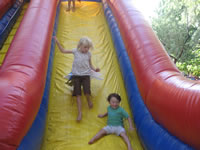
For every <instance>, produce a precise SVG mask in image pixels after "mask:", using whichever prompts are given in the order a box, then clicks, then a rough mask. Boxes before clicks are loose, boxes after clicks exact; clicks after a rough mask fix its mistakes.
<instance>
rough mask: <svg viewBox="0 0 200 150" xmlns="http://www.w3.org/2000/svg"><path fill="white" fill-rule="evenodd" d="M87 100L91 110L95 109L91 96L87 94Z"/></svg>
mask: <svg viewBox="0 0 200 150" xmlns="http://www.w3.org/2000/svg"><path fill="white" fill-rule="evenodd" d="M86 99H87V102H88V107H89V108H92V107H93V103H92V101H91V99H90V95H89V94H86Z"/></svg>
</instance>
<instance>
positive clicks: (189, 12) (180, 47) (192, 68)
mask: <svg viewBox="0 0 200 150" xmlns="http://www.w3.org/2000/svg"><path fill="white" fill-rule="evenodd" d="M156 13H157V17H154V18H152V28H153V29H154V31H155V32H156V34H157V36H158V38H159V39H160V41H161V42H162V44H163V45H164V47H165V49H166V51H167V52H168V54H169V55H170V56H171V57H172V58H173V60H174V62H175V63H176V65H177V66H178V68H179V69H180V70H181V71H184V72H185V73H186V74H193V75H195V76H200V46H199V44H200V0H161V2H160V5H159V8H158V9H157V10H156Z"/></svg>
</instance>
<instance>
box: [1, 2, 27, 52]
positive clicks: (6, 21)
mask: <svg viewBox="0 0 200 150" xmlns="http://www.w3.org/2000/svg"><path fill="white" fill-rule="evenodd" d="M23 5H24V3H20V2H19V1H18V0H17V1H16V2H15V4H14V5H13V6H12V7H11V8H10V9H9V10H8V11H7V12H6V13H5V15H4V16H3V17H2V18H1V20H0V49H1V47H2V46H3V43H4V42H5V40H6V38H7V36H8V34H9V33H10V31H11V29H12V27H13V25H14V23H15V22H16V20H17V18H18V17H19V15H20V12H21V10H22V7H23Z"/></svg>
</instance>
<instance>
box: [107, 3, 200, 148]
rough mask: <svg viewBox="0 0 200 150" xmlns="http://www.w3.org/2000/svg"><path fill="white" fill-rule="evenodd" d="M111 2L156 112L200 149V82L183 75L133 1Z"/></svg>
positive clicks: (163, 122)
mask: <svg viewBox="0 0 200 150" xmlns="http://www.w3.org/2000/svg"><path fill="white" fill-rule="evenodd" d="M108 2H109V4H110V6H111V9H112V11H113V13H114V15H115V16H116V19H117V20H118V23H119V28H120V32H121V34H122V37H123V40H124V42H125V46H126V48H127V52H128V55H129V57H130V60H131V64H132V68H133V70H134V73H135V76H136V80H137V83H138V87H139V90H140V92H141V95H142V97H143V99H144V102H145V104H146V106H147V107H148V109H149V111H150V112H151V114H152V116H153V117H154V119H155V120H156V121H157V122H158V123H159V124H161V125H162V126H164V127H165V128H166V129H167V130H168V131H169V132H170V133H171V134H173V135H175V136H177V137H178V138H179V139H181V140H182V141H184V142H185V143H187V144H189V145H191V146H193V147H194V148H196V149H200V142H199V139H200V119H199V118H200V83H199V82H198V81H191V80H189V79H186V78H184V77H183V76H182V75H181V73H180V72H179V70H178V69H177V68H176V66H175V65H174V64H173V62H172V61H171V60H170V58H169V56H168V54H167V53H166V51H165V49H164V47H163V46H162V44H161V43H160V41H159V40H158V38H157V37H156V35H155V34H154V32H153V31H152V28H151V27H150V25H149V24H148V23H147V22H146V21H145V19H144V17H143V16H142V15H141V13H140V12H138V11H137V9H132V5H133V4H132V1H128V0H121V1H119V0H108ZM130 6H131V7H130Z"/></svg>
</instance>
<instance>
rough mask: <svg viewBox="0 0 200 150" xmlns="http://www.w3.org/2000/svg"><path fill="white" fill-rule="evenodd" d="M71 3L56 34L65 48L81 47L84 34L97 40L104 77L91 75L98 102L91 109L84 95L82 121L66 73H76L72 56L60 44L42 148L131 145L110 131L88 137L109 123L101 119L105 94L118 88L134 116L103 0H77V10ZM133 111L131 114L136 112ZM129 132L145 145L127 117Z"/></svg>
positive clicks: (95, 54) (106, 149) (105, 149)
mask: <svg viewBox="0 0 200 150" xmlns="http://www.w3.org/2000/svg"><path fill="white" fill-rule="evenodd" d="M66 8H67V2H62V3H61V8H60V16H59V22H58V31H57V37H58V39H59V41H60V43H61V44H62V45H63V47H64V48H65V49H73V48H76V47H77V43H78V41H79V39H80V38H81V37H82V36H88V37H89V38H90V39H92V42H93V44H94V49H93V50H91V53H92V63H93V65H94V66H95V67H99V68H100V69H101V72H100V73H101V74H102V77H103V80H97V79H91V92H92V101H93V104H94V107H93V108H92V109H89V108H88V105H87V101H86V98H85V96H84V95H82V121H81V122H79V123H78V122H77V121H76V118H77V103H76V98H75V97H72V88H71V87H70V86H68V85H66V84H65V82H66V81H67V79H65V78H64V76H66V75H67V74H68V73H70V72H71V68H72V62H73V55H72V54H63V53H61V52H60V51H59V49H58V48H57V46H56V49H55V56H54V62H53V69H52V78H51V89H50V95H49V106H48V116H47V123H46V130H45V137H44V141H43V144H42V148H41V149H42V150H126V149H127V147H126V144H125V143H124V141H123V140H122V138H121V137H118V136H116V135H108V136H105V137H103V138H101V139H100V140H98V141H97V142H95V143H94V144H92V145H88V141H89V140H90V139H91V138H92V137H93V136H94V135H95V134H96V133H97V132H98V131H99V130H100V129H101V128H103V127H104V126H105V125H106V120H107V117H105V118H98V117H97V115H98V114H102V113H105V112H106V109H107V106H108V105H109V104H108V102H107V100H106V98H107V96H108V95H109V94H110V93H112V92H116V93H119V94H120V96H121V98H122V101H121V104H120V105H121V106H122V107H123V108H124V109H125V110H126V111H127V112H128V113H129V115H131V110H130V108H129V104H128V100H127V95H126V91H125V86H124V83H123V79H122V74H121V72H120V66H119V64H118V60H117V56H116V53H115V49H114V46H113V43H112V39H111V35H110V31H109V28H108V25H107V22H106V19H105V16H104V12H103V8H102V4H101V3H97V2H85V1H82V2H81V3H79V2H76V11H75V12H72V11H70V12H67V11H65V10H66ZM131 116H132V115H131ZM124 125H125V129H126V131H127V135H128V136H129V139H130V141H131V144H132V147H133V149H134V150H142V149H143V148H142V146H141V143H140V141H139V139H138V136H137V133H136V130H135V131H132V132H129V130H128V127H129V126H128V121H127V120H126V121H125V122H124Z"/></svg>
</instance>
